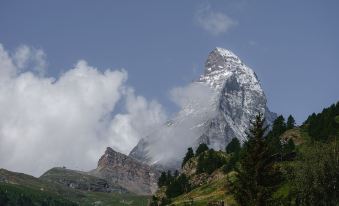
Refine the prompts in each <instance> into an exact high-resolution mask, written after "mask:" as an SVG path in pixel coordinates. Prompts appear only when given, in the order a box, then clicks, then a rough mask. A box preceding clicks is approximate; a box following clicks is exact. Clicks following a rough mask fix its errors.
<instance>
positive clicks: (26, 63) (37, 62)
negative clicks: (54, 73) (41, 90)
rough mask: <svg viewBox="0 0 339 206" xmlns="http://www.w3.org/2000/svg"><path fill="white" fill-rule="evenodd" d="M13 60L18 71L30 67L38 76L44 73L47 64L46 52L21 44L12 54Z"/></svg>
mask: <svg viewBox="0 0 339 206" xmlns="http://www.w3.org/2000/svg"><path fill="white" fill-rule="evenodd" d="M13 62H14V64H15V66H16V67H17V68H18V69H19V70H20V71H24V70H27V69H31V70H32V71H34V72H36V73H37V74H38V75H40V76H43V75H44V74H45V69H46V66H47V63H46V54H45V53H44V51H43V50H41V49H35V48H32V47H28V46H26V45H21V46H20V47H19V48H18V49H17V50H16V52H15V53H14V55H13Z"/></svg>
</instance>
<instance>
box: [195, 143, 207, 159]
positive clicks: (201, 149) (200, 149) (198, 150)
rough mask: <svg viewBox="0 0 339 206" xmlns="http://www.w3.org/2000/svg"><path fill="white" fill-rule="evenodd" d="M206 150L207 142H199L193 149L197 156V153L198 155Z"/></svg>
mask: <svg viewBox="0 0 339 206" xmlns="http://www.w3.org/2000/svg"><path fill="white" fill-rule="evenodd" d="M207 150H208V146H207V144H205V143H201V144H200V145H199V146H198V148H197V150H196V151H195V155H196V156H198V155H200V154H201V153H203V152H205V151H207Z"/></svg>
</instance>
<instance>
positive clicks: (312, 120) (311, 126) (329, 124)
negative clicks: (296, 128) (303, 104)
mask: <svg viewBox="0 0 339 206" xmlns="http://www.w3.org/2000/svg"><path fill="white" fill-rule="evenodd" d="M338 115H339V102H337V103H336V104H333V105H331V106H330V107H328V108H325V109H323V111H322V112H321V113H318V114H314V113H313V114H312V115H310V116H309V117H308V118H307V120H306V122H305V123H304V124H305V125H307V126H308V127H307V128H308V134H309V135H310V136H311V138H312V140H314V141H323V142H326V141H331V140H333V138H334V137H335V136H336V135H338V134H339V124H338V123H337V122H336V118H337V116H338Z"/></svg>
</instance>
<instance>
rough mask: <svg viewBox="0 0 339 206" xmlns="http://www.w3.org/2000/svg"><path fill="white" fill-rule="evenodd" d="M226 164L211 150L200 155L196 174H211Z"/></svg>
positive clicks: (223, 159) (220, 156) (221, 157)
mask: <svg viewBox="0 0 339 206" xmlns="http://www.w3.org/2000/svg"><path fill="white" fill-rule="evenodd" d="M225 163H226V161H225V158H224V157H223V156H222V155H220V154H219V153H218V152H216V151H214V150H213V149H209V150H208V151H207V152H205V153H203V154H201V155H200V156H199V158H198V164H197V173H203V172H206V173H208V174H212V172H214V171H215V170H216V169H218V168H220V167H222V166H223V165H224V164H225Z"/></svg>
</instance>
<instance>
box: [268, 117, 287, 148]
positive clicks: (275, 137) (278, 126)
mask: <svg viewBox="0 0 339 206" xmlns="http://www.w3.org/2000/svg"><path fill="white" fill-rule="evenodd" d="M285 131H286V123H285V119H284V117H283V116H282V115H280V116H278V117H277V118H276V119H275V120H274V121H273V125H272V130H271V131H270V132H269V133H268V135H267V136H268V137H267V138H268V141H269V147H270V150H271V151H272V152H273V153H281V152H282V144H281V139H280V136H281V135H282V134H283V133H284V132H285Z"/></svg>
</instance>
